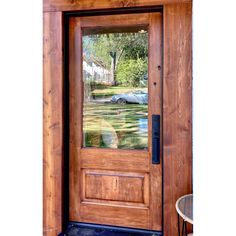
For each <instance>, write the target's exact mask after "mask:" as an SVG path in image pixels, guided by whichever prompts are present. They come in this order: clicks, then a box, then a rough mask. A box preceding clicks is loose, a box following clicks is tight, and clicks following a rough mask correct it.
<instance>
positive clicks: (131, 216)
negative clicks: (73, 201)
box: [80, 203, 150, 229]
mask: <svg viewBox="0 0 236 236" xmlns="http://www.w3.org/2000/svg"><path fill="white" fill-rule="evenodd" d="M80 213H81V221H82V222H91V221H92V222H101V224H104V222H106V224H108V225H123V226H124V227H134V228H142V229H149V225H150V222H149V210H148V209H147V208H144V207H132V208H131V207H124V206H115V205H109V206H108V205H104V204H97V203H96V204H93V203H82V204H81V208H80Z"/></svg>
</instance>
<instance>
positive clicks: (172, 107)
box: [163, 4, 192, 236]
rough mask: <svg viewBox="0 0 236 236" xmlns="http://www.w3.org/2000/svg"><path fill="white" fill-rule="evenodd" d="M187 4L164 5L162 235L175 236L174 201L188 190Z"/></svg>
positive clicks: (189, 30)
mask: <svg viewBox="0 0 236 236" xmlns="http://www.w3.org/2000/svg"><path fill="white" fill-rule="evenodd" d="M191 15H192V12H191V4H175V5H166V6H164V43H165V46H164V96H163V97H164V103H163V112H164V114H163V116H164V139H163V142H164V235H165V236H173V235H177V214H176V210H175V202H176V200H177V199H178V198H179V197H180V196H182V195H184V194H188V193H191V192H192V53H191V50H192V37H191V36H192V28H191V22H192V21H191Z"/></svg>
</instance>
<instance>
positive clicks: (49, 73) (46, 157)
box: [43, 12, 63, 236]
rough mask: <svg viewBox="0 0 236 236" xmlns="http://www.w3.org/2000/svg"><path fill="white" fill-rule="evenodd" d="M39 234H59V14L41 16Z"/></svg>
mask: <svg viewBox="0 0 236 236" xmlns="http://www.w3.org/2000/svg"><path fill="white" fill-rule="evenodd" d="M43 33H44V38H43V43H44V51H43V63H44V67H43V79H44V80H43V81H44V83H43V121H44V125H43V167H44V168H43V186H44V191H43V234H44V236H55V235H58V234H59V233H60V232H61V230H62V188H63V185H62V168H63V166H62V163H63V139H62V133H63V121H62V110H63V107H62V91H63V82H62V81H63V80H62V71H63V70H62V65H63V63H62V14H61V13H60V12H59V13H56V12H55V13H44V32H43Z"/></svg>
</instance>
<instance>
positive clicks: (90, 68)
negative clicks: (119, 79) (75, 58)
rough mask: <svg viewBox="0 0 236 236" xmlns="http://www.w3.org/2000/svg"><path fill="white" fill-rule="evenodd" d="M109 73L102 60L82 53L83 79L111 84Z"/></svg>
mask: <svg viewBox="0 0 236 236" xmlns="http://www.w3.org/2000/svg"><path fill="white" fill-rule="evenodd" d="M110 75H111V73H110V71H109V70H108V69H107V68H106V67H105V65H104V63H103V62H102V61H99V60H98V59H96V58H95V57H93V56H92V55H89V56H88V55H86V54H84V55H83V79H84V81H86V82H96V83H101V84H111V83H112V81H111V76H110Z"/></svg>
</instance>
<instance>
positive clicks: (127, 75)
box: [83, 26, 148, 149]
mask: <svg viewBox="0 0 236 236" xmlns="http://www.w3.org/2000/svg"><path fill="white" fill-rule="evenodd" d="M92 32H93V33H92ZM94 32H96V33H94ZM83 82H84V104H83V146H84V147H100V148H119V149H146V148H147V145H148V91H147V87H148V32H147V29H146V28H145V27H142V28H141V27H140V26H139V28H137V27H136V28H125V29H121V28H119V29H117V31H116V30H114V29H112V31H111V30H110V31H109V30H108V29H106V30H105V31H104V30H103V32H101V31H100V32H99V30H98V29H93V30H91V29H89V30H88V29H84V30H83Z"/></svg>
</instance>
